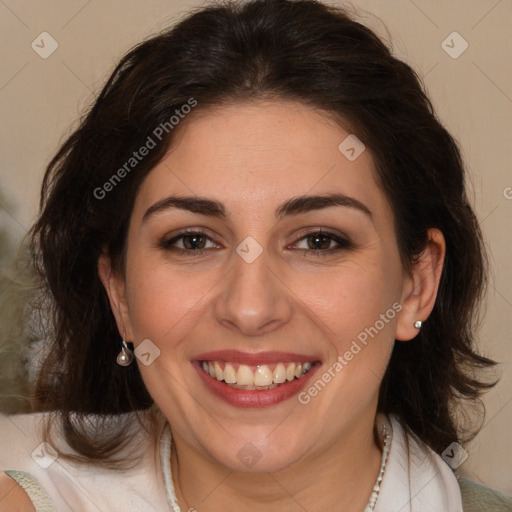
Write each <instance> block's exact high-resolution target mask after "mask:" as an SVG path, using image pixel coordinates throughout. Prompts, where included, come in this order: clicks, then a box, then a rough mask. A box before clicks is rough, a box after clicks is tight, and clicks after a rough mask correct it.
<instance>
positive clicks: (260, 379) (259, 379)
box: [254, 364, 273, 386]
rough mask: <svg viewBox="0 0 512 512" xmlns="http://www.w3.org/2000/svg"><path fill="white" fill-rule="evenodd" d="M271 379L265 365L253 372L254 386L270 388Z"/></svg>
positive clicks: (270, 374)
mask: <svg viewBox="0 0 512 512" xmlns="http://www.w3.org/2000/svg"><path fill="white" fill-rule="evenodd" d="M272 377H273V375H272V371H271V370H270V368H269V367H268V366H267V365H266V364H264V365H261V366H258V368H256V371H255V372H254V385H255V386H270V384H272Z"/></svg>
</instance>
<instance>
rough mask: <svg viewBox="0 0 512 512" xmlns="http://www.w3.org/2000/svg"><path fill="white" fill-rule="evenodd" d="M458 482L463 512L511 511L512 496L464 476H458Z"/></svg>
mask: <svg viewBox="0 0 512 512" xmlns="http://www.w3.org/2000/svg"><path fill="white" fill-rule="evenodd" d="M458 482H459V487H460V491H461V496H462V507H463V510H464V512H484V511H485V512H486V511H488V510H492V511H493V512H512V496H506V495H505V494H503V493H501V492H499V491H497V490H495V489H491V488H490V487H486V486H484V485H480V484H478V483H476V482H473V481H472V480H469V479H468V478H465V477H459V478H458Z"/></svg>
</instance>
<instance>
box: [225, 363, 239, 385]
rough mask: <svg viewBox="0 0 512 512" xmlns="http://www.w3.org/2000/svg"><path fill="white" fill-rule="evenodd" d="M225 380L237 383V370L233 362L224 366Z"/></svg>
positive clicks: (228, 382) (229, 382) (227, 382)
mask: <svg viewBox="0 0 512 512" xmlns="http://www.w3.org/2000/svg"><path fill="white" fill-rule="evenodd" d="M224 381H225V382H226V384H236V372H235V369H234V368H233V365H232V364H231V363H226V364H225V366H224Z"/></svg>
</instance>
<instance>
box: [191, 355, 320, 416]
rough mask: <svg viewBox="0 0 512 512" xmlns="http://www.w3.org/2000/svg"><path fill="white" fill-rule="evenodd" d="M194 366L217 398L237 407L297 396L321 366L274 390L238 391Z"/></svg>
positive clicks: (312, 368) (262, 405)
mask: <svg viewBox="0 0 512 512" xmlns="http://www.w3.org/2000/svg"><path fill="white" fill-rule="evenodd" d="M192 364H193V366H194V367H195V368H196V370H197V371H198V373H199V377H200V378H201V379H202V381H203V382H204V384H205V385H206V387H207V388H208V389H209V390H210V391H211V392H212V393H213V394H214V395H215V396H217V397H219V398H221V399H222V400H224V401H225V402H227V403H229V404H231V405H234V406H236V407H267V406H270V405H275V404H278V403H281V402H284V401H285V400H287V399H288V398H291V397H292V396H294V395H297V394H298V393H299V392H300V391H301V389H302V388H304V387H305V385H306V383H307V382H308V381H309V379H310V378H311V376H312V375H313V374H314V373H315V372H316V371H317V370H318V368H319V367H320V364H318V363H315V364H314V365H313V366H312V367H311V370H309V372H308V373H306V375H304V376H303V377H301V378H300V379H294V380H292V381H288V382H286V383H283V384H282V385H281V386H277V388H274V389H268V390H262V391H260V390H257V389H236V388H232V387H230V386H227V385H226V384H224V383H223V382H222V381H218V380H217V379H213V378H212V377H210V376H209V375H207V374H206V372H205V371H204V370H203V368H202V366H201V363H200V362H199V361H193V362H192Z"/></svg>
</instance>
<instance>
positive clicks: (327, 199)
mask: <svg viewBox="0 0 512 512" xmlns="http://www.w3.org/2000/svg"><path fill="white" fill-rule="evenodd" d="M332 206H345V207H348V208H353V209H355V210H359V211H361V212H363V213H364V214H366V215H367V216H369V217H370V219H371V220H372V221H373V215H372V212H371V211H370V209H369V208H368V207H367V206H366V205H365V204H363V203H362V202H361V201H359V200H358V199H355V198H354V197H350V196H346V195H344V194H327V195H316V196H298V197H292V198H291V199H288V200H287V201H285V202H284V203H282V204H281V205H280V206H279V208H278V209H277V210H276V212H275V217H276V219H277V220H282V219H283V218H285V217H288V216H291V215H298V214H300V213H306V212H310V211H313V210H321V209H323V208H329V207H332ZM170 209H179V210H186V211H189V212H192V213H199V214H201V215H206V216H208V217H214V218H219V219H226V218H227V217H228V215H227V212H226V209H225V207H224V205H223V204H222V203H220V202H219V201H216V200H214V199H208V198H205V197H198V196H170V197H166V198H165V199H162V200H160V201H158V202H156V203H155V204H154V205H152V206H150V207H149V208H148V209H147V210H146V213H144V216H143V217H142V221H143V222H145V221H147V220H148V219H149V218H150V217H151V216H153V215H154V214H156V213H158V212H162V211H166V210H170Z"/></svg>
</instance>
